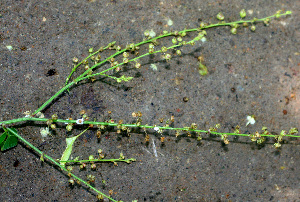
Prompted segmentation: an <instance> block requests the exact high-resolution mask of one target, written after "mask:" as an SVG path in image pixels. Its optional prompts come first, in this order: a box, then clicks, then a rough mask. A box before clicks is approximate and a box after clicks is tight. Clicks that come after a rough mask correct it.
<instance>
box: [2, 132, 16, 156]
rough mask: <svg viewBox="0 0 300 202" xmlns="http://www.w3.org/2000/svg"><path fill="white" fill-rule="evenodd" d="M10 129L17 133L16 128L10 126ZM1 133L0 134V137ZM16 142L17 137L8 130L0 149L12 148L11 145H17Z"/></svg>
mask: <svg viewBox="0 0 300 202" xmlns="http://www.w3.org/2000/svg"><path fill="white" fill-rule="evenodd" d="M12 130H13V131H14V132H16V133H17V130H16V129H14V128H12ZM2 135H3V134H2ZM2 135H1V137H2ZM17 144H18V138H17V137H16V136H14V134H12V133H10V132H9V131H8V135H7V139H6V140H5V142H4V143H3V145H1V151H5V150H7V149H10V148H13V147H15V146H17Z"/></svg>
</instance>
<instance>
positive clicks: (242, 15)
mask: <svg viewBox="0 0 300 202" xmlns="http://www.w3.org/2000/svg"><path fill="white" fill-rule="evenodd" d="M246 15H247V13H246V11H245V9H242V10H241V11H240V16H241V18H244V17H246Z"/></svg>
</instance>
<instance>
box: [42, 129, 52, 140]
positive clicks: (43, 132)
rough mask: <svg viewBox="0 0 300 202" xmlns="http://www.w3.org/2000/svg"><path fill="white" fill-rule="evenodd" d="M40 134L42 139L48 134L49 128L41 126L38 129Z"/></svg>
mask: <svg viewBox="0 0 300 202" xmlns="http://www.w3.org/2000/svg"><path fill="white" fill-rule="evenodd" d="M40 133H41V136H42V137H43V139H44V138H45V137H47V136H48V135H49V134H50V131H49V128H41V130H40Z"/></svg>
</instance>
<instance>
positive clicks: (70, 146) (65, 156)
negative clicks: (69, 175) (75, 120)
mask: <svg viewBox="0 0 300 202" xmlns="http://www.w3.org/2000/svg"><path fill="white" fill-rule="evenodd" d="M88 129H89V128H87V129H85V130H84V131H82V132H81V133H80V134H79V135H77V136H75V137H69V138H66V143H67V147H66V149H65V151H64V152H63V155H62V156H61V159H60V160H61V161H67V160H69V158H70V156H71V153H72V149H73V144H74V142H75V140H76V139H77V138H78V137H79V136H80V135H82V134H83V133H84V132H85V131H87V130H88ZM60 165H62V166H63V167H65V165H66V162H60Z"/></svg>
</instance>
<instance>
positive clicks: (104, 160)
mask: <svg viewBox="0 0 300 202" xmlns="http://www.w3.org/2000/svg"><path fill="white" fill-rule="evenodd" d="M128 161H136V159H134V158H131V159H93V160H68V161H59V162H62V163H85V162H128Z"/></svg>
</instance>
